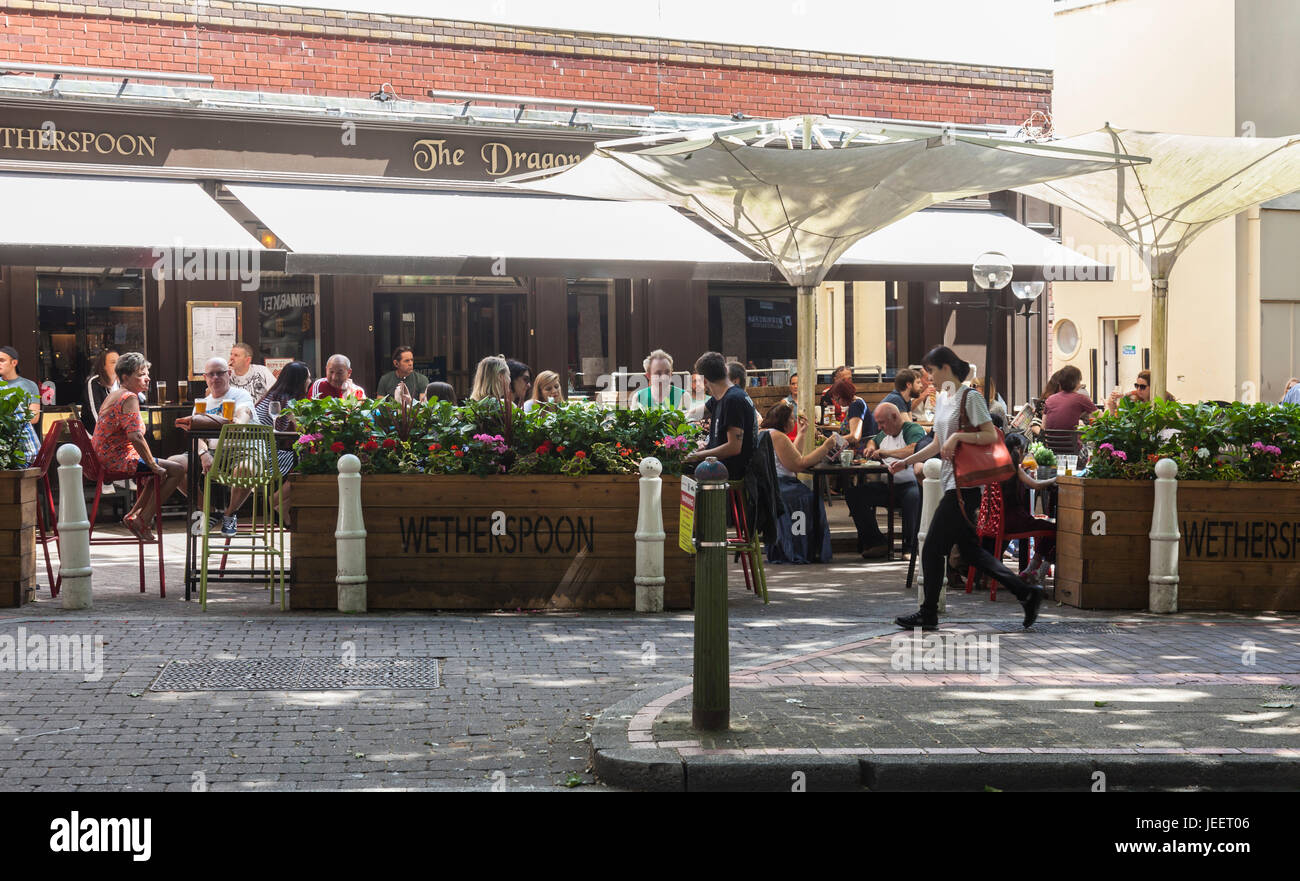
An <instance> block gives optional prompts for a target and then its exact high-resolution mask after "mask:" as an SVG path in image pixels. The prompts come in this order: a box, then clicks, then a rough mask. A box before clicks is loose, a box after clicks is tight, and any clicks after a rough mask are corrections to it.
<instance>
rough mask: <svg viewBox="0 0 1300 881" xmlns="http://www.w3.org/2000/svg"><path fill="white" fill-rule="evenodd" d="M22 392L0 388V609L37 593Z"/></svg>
mask: <svg viewBox="0 0 1300 881" xmlns="http://www.w3.org/2000/svg"><path fill="white" fill-rule="evenodd" d="M29 416H30V411H28V409H27V393H26V392H24V391H22V390H21V389H16V388H5V389H0V607H12V606H21V605H22V604H23V603H25V602H27V601H28V600H30V599H31V598H32V597H33V595H34V594H35V591H36V480H37V477H38V475H39V472H38V471H37V470H36V469H35V468H28V467H27V458H26V451H25V450H24V448H23V434H24V433H25V432H26V430H27V419H28V417H29Z"/></svg>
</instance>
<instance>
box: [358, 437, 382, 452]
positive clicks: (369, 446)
mask: <svg viewBox="0 0 1300 881" xmlns="http://www.w3.org/2000/svg"><path fill="white" fill-rule="evenodd" d="M361 449H363V450H377V449H379V444H377V443H375V440H374V438H371V439H370V440H368V441H366V442H365V443H364V444H362V445H361Z"/></svg>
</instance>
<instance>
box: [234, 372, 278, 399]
mask: <svg viewBox="0 0 1300 881" xmlns="http://www.w3.org/2000/svg"><path fill="white" fill-rule="evenodd" d="M230 384H231V385H232V386H235V387H236V388H241V389H243V390H244V391H246V392H248V394H249V396H250V397H252V399H253V400H254V401H255V402H256V401H260V400H261V399H262V395H264V394H266V390H267V389H269V388H270V387H271V386H273V385H275V375H274V374H273V373H271V369H270V368H269V367H266V366H265V365H262V364H250V365H249V366H248V372H247V373H245V374H244V375H243V376H238V375H236V374H235V370H234V368H233V367H232V368H231V370H230Z"/></svg>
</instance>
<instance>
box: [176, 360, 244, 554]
mask: <svg viewBox="0 0 1300 881" xmlns="http://www.w3.org/2000/svg"><path fill="white" fill-rule="evenodd" d="M203 378H204V379H206V380H207V382H208V394H207V397H204V398H200V399H199V401H198V402H195V405H194V411H193V412H192V413H191V414H190V415H189V416H182V417H181V418H179V419H177V420H176V427H177V428H179V429H182V430H183V431H189V430H190V429H192V428H198V427H203V428H220V427H221V426H222V425H225V424H227V423H229V422H234V423H240V424H244V423H247V422H250V421H252V419H253V398H252V396H251V395H250V394H249V393H248V392H246V391H244V390H243V389H242V388H237V387H236V386H233V385H231V384H230V365H229V364H227V363H226V361H225V359H223V358H213V359H211V360H210V361H208V363H207V364H204V365H203ZM199 402H201V403H202V404H203V405H204V412H202V413H200V412H199V407H198V404H199ZM226 402H230V404H231V408H232V410H233V413H232V415H231V416H229V417H227V416H226V415H225V413H224V412H223V411H224V405H225V404H226ZM215 449H216V442H215V441H214V442H213V443H212V450H209V449H208V443H207V441H203V440H200V441H199V465H200V467H201V468H202V469H203V473H204V474H207V472H208V469H209V468H211V467H212V453H213V451H215ZM170 461H172V462H176V463H178V464H180V466H181V467H182V468H185V469H187V470H188V468H189V465H190V454H189V453H177V454H176V455H175V456H172V457H170ZM187 485H188V483H187V482H186V481H185V480H182V481H181V485H180V491H181V493H182V494H184V493H185V490H186V487H187ZM214 519H215V518H214ZM235 526H236V523H235V514H234V511H227V512H226V513H225V515H223V517H222V522H221V532H222V534H223V535H234V534H235Z"/></svg>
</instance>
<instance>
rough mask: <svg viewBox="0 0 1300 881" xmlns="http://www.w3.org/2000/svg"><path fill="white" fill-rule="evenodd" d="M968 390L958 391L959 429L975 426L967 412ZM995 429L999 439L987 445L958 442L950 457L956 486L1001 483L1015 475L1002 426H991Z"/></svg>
mask: <svg viewBox="0 0 1300 881" xmlns="http://www.w3.org/2000/svg"><path fill="white" fill-rule="evenodd" d="M971 391H972V389H970V388H969V387H967V388H966V389H964V390H963V391H962V393H961V402H960V403H959V404H958V406H960V407H961V422H960V425H961V430H962V431H974V430H975V426H973V425H971V424H970V420H969V418H968V417H967V416H966V396H967V395H969V394H970V393H971ZM994 429H995V430H996V431H997V433H998V439H997V440H996V441H994V442H993V443H991V444H988V445H987V446H980V445H979V444H962V443H959V444H957V455H956V456H954V457H953V460H952V468H953V475H954V477H955V479H956V481H957V487H958V489H963V488H967V487H972V486H985V485H987V484H990V483H1001V482H1002V481H1004V480H1010V479H1011V478H1012V477H1015V476H1016V463H1014V462H1012V461H1011V453H1010V452H1009V451H1008V450H1007V445H1006V443H1005V441H1004V439H1003V436H1002V429H1000V428H997V426H994Z"/></svg>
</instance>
